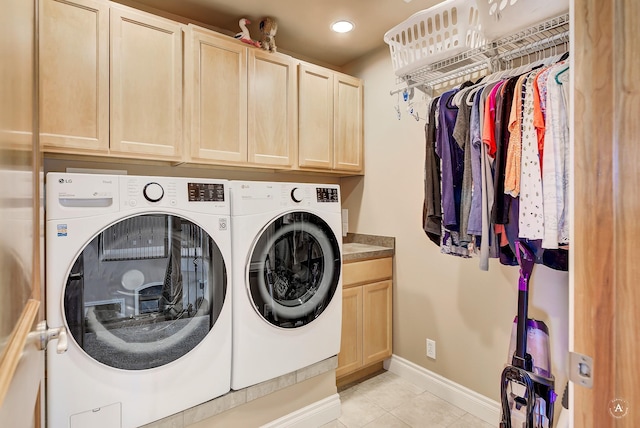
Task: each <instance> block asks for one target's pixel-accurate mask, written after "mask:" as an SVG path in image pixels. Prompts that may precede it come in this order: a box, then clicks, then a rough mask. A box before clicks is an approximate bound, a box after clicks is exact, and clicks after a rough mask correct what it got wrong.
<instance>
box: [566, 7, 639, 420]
mask: <svg viewBox="0 0 640 428" xmlns="http://www.w3.org/2000/svg"><path fill="white" fill-rule="evenodd" d="M571 21H572V24H573V31H574V36H575V37H573V39H574V43H573V46H572V50H573V51H574V52H573V56H574V65H575V66H574V67H572V68H573V69H574V70H573V76H574V82H575V84H574V93H573V96H572V100H573V104H574V108H573V116H574V118H573V127H572V128H573V132H574V140H573V141H574V145H573V147H574V163H573V166H574V174H573V177H574V183H573V184H574V186H573V187H574V192H575V193H574V195H575V197H574V213H575V214H574V217H573V218H574V239H573V243H572V246H573V249H572V257H573V263H572V266H573V269H572V271H573V272H572V273H573V282H572V284H573V288H572V290H573V296H572V297H573V298H572V302H573V306H572V308H571V309H572V311H573V324H572V330H573V331H572V332H573V344H572V350H573V351H575V352H578V353H581V354H585V355H588V356H591V357H593V371H592V374H593V376H592V378H593V381H594V385H593V388H592V389H587V388H584V387H581V386H577V385H576V384H574V385H573V387H572V390H571V391H572V392H571V394H570V396H571V398H572V401H573V403H572V406H571V409H573V410H572V414H573V425H572V426H576V427H584V428H592V427H593V428H596V427H597V428H607V427H614V426H615V427H621V426H623V427H636V426H638V425H640V408H638V407H636V408H632V407H629V406H637V405H638V403H640V383H639V382H638V381H637V379H638V374H637V367H638V365H637V362H636V359H637V355H638V352H639V351H640V346H639V345H638V341H637V340H634V337H637V333H636V332H635V329H637V326H638V323H639V322H640V311H638V309H637V304H638V303H640V287H638V286H637V281H638V278H639V277H640V263H638V262H637V256H636V251H635V246H636V242H637V240H638V238H639V237H640V227H639V226H640V224H639V222H638V220H637V218H638V217H637V215H638V205H639V204H640V197H639V196H638V191H637V183H639V182H640V168H639V167H638V165H640V149H639V148H638V147H639V144H640V138H639V136H640V120H638V114H639V113H640V83H639V82H640V62H639V56H638V52H639V51H640V37H639V36H638V34H637V31H635V29H636V28H638V26H639V25H640V6H639V5H638V2H637V1H636V0H574V2H573V16H572V19H571Z"/></svg>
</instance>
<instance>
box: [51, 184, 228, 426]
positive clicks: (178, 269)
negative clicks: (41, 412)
mask: <svg viewBox="0 0 640 428" xmlns="http://www.w3.org/2000/svg"><path fill="white" fill-rule="evenodd" d="M229 214H230V204H229V186H228V182H227V181H225V180H210V179H200V178H193V179H191V178H168V177H140V176H127V175H121V176H118V175H93V174H71V173H49V174H47V177H46V267H47V269H46V311H47V322H48V324H49V327H51V328H57V327H62V331H63V333H62V335H63V336H64V335H65V332H66V333H67V337H68V340H67V342H68V346H67V349H66V352H63V353H57V352H56V344H55V343H51V344H50V345H49V346H48V348H47V420H48V426H50V427H55V428H58V427H70V428H80V427H82V428H86V427H92V428H96V427H105V428H113V427H137V426H140V425H144V424H146V423H149V422H152V421H154V420H157V419H160V418H163V417H166V416H168V415H171V414H173V413H176V412H179V411H182V410H184V409H186V408H189V407H192V406H195V405H197V404H200V403H202V402H204V401H207V400H210V399H212V398H215V397H217V396H220V395H222V394H225V393H226V392H228V391H229V389H230V376H231V281H230V278H231V275H230V269H231V233H230V217H229ZM59 348H62V349H58V351H60V352H61V351H64V346H60V347H59Z"/></svg>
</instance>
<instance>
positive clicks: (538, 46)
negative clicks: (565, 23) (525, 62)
mask: <svg viewBox="0 0 640 428" xmlns="http://www.w3.org/2000/svg"><path fill="white" fill-rule="evenodd" d="M568 39H569V31H565V32H563V33H560V34H555V35H553V36H550V37H548V38H546V39H542V40H538V41H537V42H533V43H531V44H530V45H528V46H523V47H521V48H518V49H513V50H510V51H507V52H505V53H503V54H500V55H498V56H497V58H498V59H500V60H507V61H509V60H511V59H514V58H519V57H520V56H523V55H527V54H533V53H536V52H540V51H543V50H545V49H549V48H552V47H554V46H558V45H560V44H562V42H565V41H568Z"/></svg>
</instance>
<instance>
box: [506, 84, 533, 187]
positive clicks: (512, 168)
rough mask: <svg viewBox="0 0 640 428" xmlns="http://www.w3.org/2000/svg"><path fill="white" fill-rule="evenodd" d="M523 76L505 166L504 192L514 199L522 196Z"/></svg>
mask: <svg viewBox="0 0 640 428" xmlns="http://www.w3.org/2000/svg"><path fill="white" fill-rule="evenodd" d="M526 77H527V75H526V74H525V75H522V76H520V78H519V79H518V80H517V82H516V87H515V89H514V94H513V104H512V106H511V115H510V116H509V149H508V150H507V162H506V166H505V177H504V192H505V193H506V194H507V195H511V196H513V197H514V198H516V197H518V195H519V194H520V167H521V158H522V100H523V96H522V95H523V93H524V81H525V79H526Z"/></svg>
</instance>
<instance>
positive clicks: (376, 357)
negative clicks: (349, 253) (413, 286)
mask: <svg viewBox="0 0 640 428" xmlns="http://www.w3.org/2000/svg"><path fill="white" fill-rule="evenodd" d="M392 276H393V268H392V258H391V257H385V258H382V259H373V260H366V261H356V262H351V263H345V264H344V265H343V273H342V278H343V279H342V287H343V292H342V340H341V345H340V353H339V354H338V368H337V369H336V377H337V378H338V382H339V383H340V381H341V379H345V378H349V379H351V380H354V379H357V377H358V376H359V372H365V371H366V368H367V367H370V366H372V365H373V364H375V363H380V362H382V361H383V360H384V359H386V358H388V357H390V356H391V353H392V291H393V286H392V284H393V281H392V279H391V278H392Z"/></svg>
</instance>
